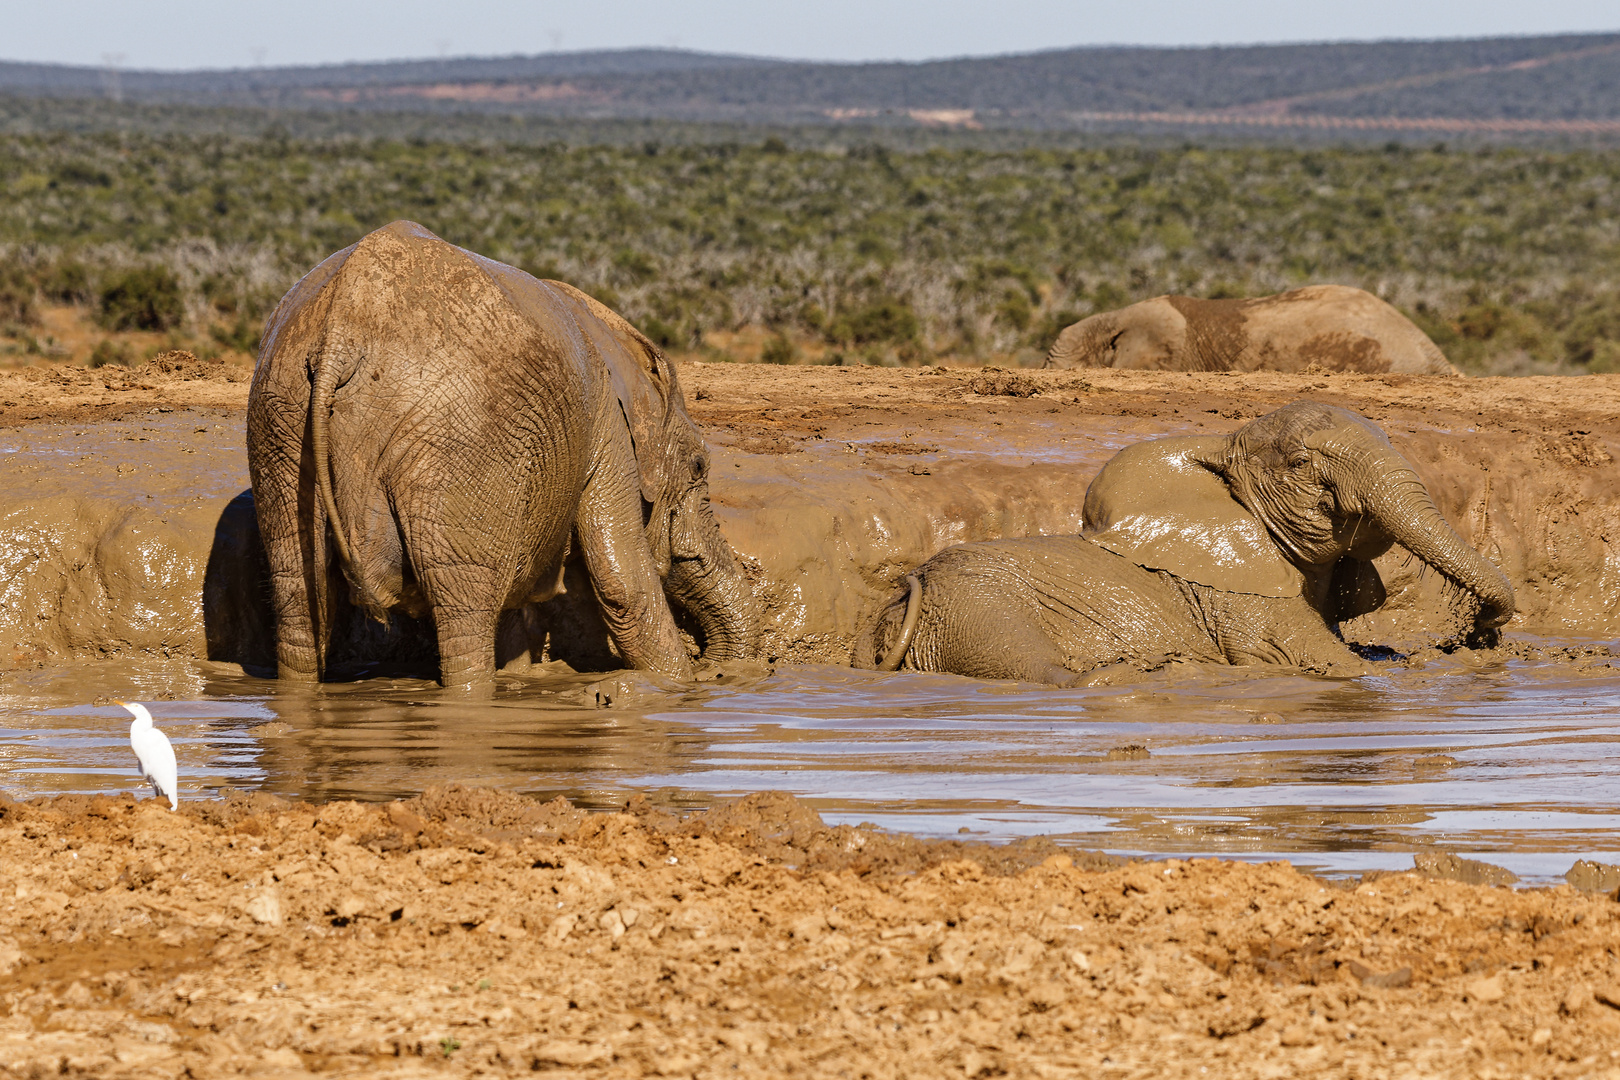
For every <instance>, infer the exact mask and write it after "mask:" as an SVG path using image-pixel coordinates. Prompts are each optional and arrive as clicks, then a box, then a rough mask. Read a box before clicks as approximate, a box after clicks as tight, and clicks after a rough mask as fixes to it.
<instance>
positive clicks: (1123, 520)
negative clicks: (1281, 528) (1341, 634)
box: [1084, 437, 1305, 596]
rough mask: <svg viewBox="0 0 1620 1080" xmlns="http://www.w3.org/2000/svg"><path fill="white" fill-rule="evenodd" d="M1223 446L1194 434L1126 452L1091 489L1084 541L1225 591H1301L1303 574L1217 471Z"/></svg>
mask: <svg viewBox="0 0 1620 1080" xmlns="http://www.w3.org/2000/svg"><path fill="white" fill-rule="evenodd" d="M1226 445H1227V441H1226V439H1224V438H1220V437H1189V438H1171V439H1154V440H1152V441H1150V442H1144V443H1137V444H1136V445H1134V446H1128V447H1126V448H1125V449H1124V450H1121V451H1120V452H1119V453H1118V454H1115V455H1114V457H1113V458H1112V459H1110V460H1109V462H1108V464H1106V465H1104V466H1103V469H1102V472H1100V473H1098V474H1097V478H1096V479H1095V480H1093V481H1092V482H1091V486H1090V487H1089V488H1087V489H1086V506H1085V525H1084V529H1085V536H1086V538H1087V539H1089V540H1091V541H1092V542H1094V543H1096V544H1098V545H1099V546H1101V547H1104V548H1107V549H1108V550H1109V551H1112V552H1114V553H1115V554H1116V555H1122V556H1124V557H1125V558H1127V559H1129V560H1131V561H1132V562H1134V563H1136V564H1137V565H1138V566H1142V567H1145V568H1146V569H1149V570H1168V571H1169V572H1170V573H1172V574H1175V575H1176V576H1177V577H1180V578H1184V579H1186V580H1187V581H1193V582H1197V583H1198V584H1200V585H1207V586H1209V587H1210V588H1213V589H1219V590H1221V591H1222V592H1234V593H1252V594H1255V595H1257V596H1299V595H1301V594H1302V593H1303V592H1304V588H1305V578H1304V575H1303V574H1301V573H1300V572H1299V570H1298V569H1296V568H1295V567H1294V565H1293V564H1292V563H1290V562H1289V561H1288V560H1287V559H1285V558H1283V556H1282V554H1281V552H1279V551H1278V549H1277V545H1276V543H1275V542H1274V541H1273V540H1272V539H1271V536H1270V534H1269V533H1267V532H1266V527H1265V526H1264V525H1262V524H1261V523H1260V520H1259V519H1258V518H1256V517H1255V516H1254V515H1253V514H1251V513H1249V511H1248V510H1246V509H1244V508H1243V505H1242V504H1241V503H1239V502H1238V501H1237V500H1236V499H1234V498H1233V497H1232V493H1231V491H1230V490H1229V489H1228V488H1227V485H1226V481H1225V480H1224V479H1222V478H1221V476H1220V475H1219V474H1218V473H1217V472H1215V471H1214V464H1215V463H1216V462H1218V461H1219V460H1220V459H1221V456H1222V455H1223V454H1224V451H1225V449H1226Z"/></svg>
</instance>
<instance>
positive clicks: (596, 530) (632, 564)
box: [575, 432, 692, 679]
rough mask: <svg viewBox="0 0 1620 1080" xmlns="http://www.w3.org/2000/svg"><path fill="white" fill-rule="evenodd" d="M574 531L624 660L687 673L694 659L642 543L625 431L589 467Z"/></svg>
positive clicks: (638, 497) (681, 675) (644, 538)
mask: <svg viewBox="0 0 1620 1080" xmlns="http://www.w3.org/2000/svg"><path fill="white" fill-rule="evenodd" d="M575 531H576V533H577V535H578V536H579V544H580V548H581V550H582V553H583V555H584V556H585V567H586V569H587V570H588V571H590V576H591V587H592V589H593V590H594V591H595V593H596V599H597V601H598V603H599V604H600V605H601V608H602V618H603V621H604V622H606V623H607V628H608V634H609V635H610V636H611V637H612V638H613V643H614V644H615V645H616V646H617V647H618V650H619V655H620V656H621V657H623V658H624V662H625V663H626V664H627V665H629V666H630V667H633V668H639V669H642V670H647V671H657V672H662V673H663V674H665V675H673V676H675V677H676V678H682V679H686V678H691V677H692V661H691V658H690V657H688V656H687V654H686V645H685V643H684V642H682V641H681V635H680V632H679V631H678V630H677V629H676V628H675V617H674V616H673V615H672V614H671V613H670V610H669V601H668V600H666V599H665V598H664V583H663V580H662V579H661V578H660V577H659V574H658V568H657V567H656V566H654V565H653V560H652V552H651V551H650V550H649V549H648V546H647V534H646V532H645V529H644V527H643V524H642V510H641V486H640V479H639V478H638V476H637V474H636V471H635V459H634V458H633V457H632V455H631V452H630V439H629V434H628V433H627V432H625V433H622V434H621V437H620V438H618V439H615V440H614V441H613V442H612V443H611V444H610V445H609V446H608V448H607V452H606V453H604V454H603V455H602V456H601V458H600V459H599V460H598V461H597V463H596V467H595V468H594V469H593V470H592V471H591V478H590V480H589V481H587V483H586V485H585V490H584V492H583V494H582V495H581V496H580V503H579V516H578V517H577V518H576V525H575Z"/></svg>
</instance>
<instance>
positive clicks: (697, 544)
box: [247, 221, 759, 686]
mask: <svg viewBox="0 0 1620 1080" xmlns="http://www.w3.org/2000/svg"><path fill="white" fill-rule="evenodd" d="M247 450H248V467H249V473H250V476H251V479H252V484H253V495H254V500H255V503H256V505H257V509H258V520H259V527H260V531H261V533H262V536H263V540H264V546H265V551H266V555H267V556H268V561H269V567H270V582H271V587H270V591H271V602H272V606H273V609H274V613H275V623H276V668H277V672H278V674H279V676H280V677H282V678H288V679H300V680H318V679H321V678H324V677H326V667H327V662H328V656H329V650H330V648H331V644H332V642H331V638H332V633H333V629H332V628H333V626H334V618H333V612H334V604H335V602H336V601H335V598H334V596H333V595H332V593H333V588H334V586H337V585H340V584H341V582H340V581H339V580H338V578H337V577H336V575H335V574H334V567H335V569H336V570H337V571H340V572H341V575H342V578H343V579H345V580H346V581H347V585H348V594H349V599H350V601H351V602H352V603H353V604H354V605H355V606H356V607H358V608H359V609H361V610H363V611H365V612H366V613H367V614H369V615H371V616H373V617H375V618H378V619H384V618H386V616H387V614H388V613H389V612H399V613H401V614H404V615H407V616H410V617H413V618H423V617H428V616H431V619H432V624H433V630H434V633H435V635H436V637H437V642H438V650H439V677H440V681H441V683H443V684H444V685H445V686H476V685H480V684H482V685H485V686H487V685H489V684H490V683H491V682H492V680H493V678H494V672H495V670H496V665H495V660H496V651H495V647H496V638H497V632H498V630H502V628H501V626H500V625H499V624H500V623H501V622H502V619H501V616H502V613H503V612H504V611H510V610H514V609H518V608H521V607H522V606H524V605H527V604H529V603H531V602H538V601H543V600H546V599H548V598H551V597H554V596H556V595H557V594H558V593H559V592H561V591H563V590H564V585H563V580H562V578H563V570H564V566H565V563H566V562H567V561H568V556H569V554H570V551H571V549H573V548H574V547H575V545H577V548H578V550H579V552H580V554H581V555H582V556H583V561H584V564H585V566H586V569H587V570H588V572H589V580H590V584H591V589H592V591H594V593H595V597H596V600H597V601H598V603H599V605H600V608H601V612H602V616H603V619H604V621H605V623H606V626H607V630H608V634H609V636H610V637H611V639H612V642H613V644H614V646H615V647H616V649H617V651H618V653H619V655H620V657H621V658H622V660H623V661H624V663H625V664H626V666H629V667H635V668H642V669H647V670H651V671H656V672H660V673H663V674H666V675H670V676H674V677H688V676H690V675H691V674H692V673H693V670H694V669H693V663H692V657H691V655H690V654H689V652H688V649H687V646H686V643H685V641H684V639H683V638H682V636H681V632H680V630H679V628H678V627H677V624H676V621H675V616H674V614H673V612H672V610H671V607H670V602H671V601H673V602H674V603H675V604H676V605H678V606H679V607H680V608H682V609H683V610H684V611H685V613H686V614H687V616H689V619H690V621H691V622H692V623H694V624H695V629H694V635H693V636H694V637H695V638H696V639H698V640H700V641H701V644H702V647H703V649H704V650H705V651H704V656H705V657H706V658H707V659H710V660H715V661H720V660H726V659H735V658H740V657H743V656H747V655H749V654H750V653H751V652H752V651H753V649H754V648H755V643H756V642H757V639H758V634H759V611H758V605H757V601H756V600H755V598H754V595H753V591H752V589H751V587H750V585H749V582H748V580H747V577H746V575H745V574H744V572H743V569H742V566H741V564H740V563H739V562H738V560H737V559H736V557H735V556H734V554H733V552H732V550H731V548H730V547H729V546H728V545H727V543H726V541H725V538H724V537H723V536H722V535H721V532H720V528H719V525H718V523H717V522H716V520H715V517H714V513H713V511H712V509H711V507H710V505H709V487H708V473H709V453H708V449H707V447H706V445H705V443H704V441H703V437H702V435H701V434H700V433H699V431H698V429H697V426H696V425H695V424H694V423H693V422H692V420H691V418H690V416H688V414H687V412H686V405H685V401H684V399H683V397H682V394H681V388H680V383H679V381H678V379H677V377H676V373H675V368H674V366H673V365H672V364H671V363H670V361H669V359H668V358H667V357H666V356H665V355H664V354H663V353H662V352H660V351H659V349H658V348H657V347H656V346H655V345H654V344H653V343H652V342H651V341H649V340H648V339H647V338H646V337H644V336H643V335H642V334H640V333H639V332H638V331H637V330H636V329H635V328H634V327H632V326H631V325H630V324H629V323H628V322H626V321H625V320H624V319H623V318H621V317H620V316H619V315H617V314H615V313H614V312H613V311H611V310H609V309H608V308H607V307H605V306H603V305H602V304H600V303H598V302H597V301H595V300H593V299H592V298H590V297H589V296H586V295H585V294H584V293H582V292H580V291H578V290H577V289H574V288H572V287H571V286H569V285H566V284H564V283H562V282H557V281H540V280H537V279H535V278H533V277H530V276H529V275H528V274H525V273H523V272H522V271H520V270H516V269H514V268H512V267H510V266H505V265H503V264H501V263H498V262H495V261H493V260H490V259H486V258H484V257H482V256H480V255H476V254H474V253H472V252H469V251H465V250H463V249H461V248H458V247H454V246H452V245H451V244H449V243H446V242H445V241H443V240H441V239H439V237H437V236H435V235H434V234H433V233H431V232H429V231H428V230H427V229H425V228H423V227H422V226H420V225H417V224H415V223H413V222H409V221H395V222H393V223H391V224H389V225H386V226H384V227H383V228H381V229H378V230H376V231H375V232H372V233H370V234H369V235H367V236H365V237H364V238H362V239H361V240H360V241H359V242H357V243H355V244H353V245H351V246H350V247H347V248H344V249H343V250H342V251H339V252H337V253H336V254H334V255H332V256H330V257H328V258H327V259H326V260H325V261H324V262H322V263H321V264H320V265H319V266H317V267H315V269H314V270H312V271H310V272H309V274H307V275H306V276H305V277H304V278H303V279H302V280H301V281H299V282H298V283H297V284H296V285H294V286H293V288H292V289H291V290H290V291H289V292H288V293H287V295H286V296H285V297H284V298H283V299H282V300H281V302H280V304H279V305H278V306H277V308H276V309H275V311H274V313H273V314H272V315H271V317H270V319H269V321H268V323H267V325H266V329H265V334H264V338H263V344H262V346H261V349H260V354H259V360H258V363H257V365H256V367H255V369H254V373H253V382H252V386H251V389H250V391H249V398H248V419H247ZM511 621H512V620H510V619H508V620H507V622H508V623H510V622H511ZM518 622H519V623H521V620H518Z"/></svg>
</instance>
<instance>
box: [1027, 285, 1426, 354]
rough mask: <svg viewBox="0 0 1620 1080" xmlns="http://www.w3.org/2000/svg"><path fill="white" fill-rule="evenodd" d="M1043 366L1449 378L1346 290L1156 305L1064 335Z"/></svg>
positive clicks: (1404, 329)
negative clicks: (1333, 373)
mask: <svg viewBox="0 0 1620 1080" xmlns="http://www.w3.org/2000/svg"><path fill="white" fill-rule="evenodd" d="M1046 366H1047V367H1049V368H1076V367H1112V368H1134V369H1139V370H1150V371H1292V372H1299V371H1305V370H1307V369H1309V370H1313V371H1355V372H1366V373H1380V372H1392V373H1395V374H1401V375H1456V374H1457V369H1456V368H1454V367H1452V366H1451V364H1450V363H1449V362H1447V360H1446V357H1445V354H1444V353H1442V352H1441V351H1440V347H1439V346H1438V345H1436V344H1435V343H1434V342H1433V341H1430V340H1429V336H1428V335H1427V334H1425V333H1424V332H1423V331H1422V330H1419V329H1418V328H1417V327H1416V326H1414V325H1413V324H1412V321H1411V320H1410V319H1408V318H1407V317H1406V316H1404V315H1402V314H1401V313H1400V312H1398V311H1396V310H1395V309H1394V308H1392V307H1390V306H1389V305H1388V304H1386V303H1384V301H1382V300H1380V299H1378V297H1376V296H1374V295H1372V294H1371V293H1369V292H1364V291H1363V290H1361V289H1352V288H1349V287H1347V286H1344V285H1311V286H1307V287H1306V288H1303V289H1292V290H1290V291H1288V292H1284V293H1277V294H1276V295H1274V296H1261V297H1256V298H1253V299H1249V300H1199V299H1195V298H1193V297H1190V296H1158V297H1154V298H1153V299H1152V300H1143V301H1142V302H1141V303H1139V304H1132V305H1130V306H1129V307H1124V308H1120V309H1119V310H1118V311H1106V312H1103V313H1101V314H1098V315H1093V316H1091V317H1090V318H1087V319H1082V320H1080V321H1079V322H1077V323H1075V324H1074V325H1072V326H1070V327H1068V328H1066V329H1065V330H1064V331H1063V332H1062V333H1061V334H1059V335H1058V338H1057V341H1056V342H1054V343H1053V345H1052V349H1051V351H1050V352H1049V353H1048V354H1047V357H1046Z"/></svg>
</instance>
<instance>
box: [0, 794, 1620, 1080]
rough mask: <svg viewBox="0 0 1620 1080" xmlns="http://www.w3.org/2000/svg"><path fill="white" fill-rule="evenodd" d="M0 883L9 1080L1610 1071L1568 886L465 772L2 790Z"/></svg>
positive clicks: (1, 1013)
mask: <svg viewBox="0 0 1620 1080" xmlns="http://www.w3.org/2000/svg"><path fill="white" fill-rule="evenodd" d="M0 866H3V867H4V871H3V874H4V880H3V882H0V904H3V906H0V1073H3V1074H4V1075H8V1076H19V1077H21V1076H27V1077H34V1076H44V1075H53V1076H57V1075H60V1076H96V1077H105V1078H111V1077H149V1076H150V1077H172V1076H176V1075H191V1076H226V1075H235V1074H237V1073H239V1072H241V1073H246V1074H248V1075H253V1076H293V1075H302V1074H304V1073H305V1072H307V1071H313V1072H320V1073H322V1074H326V1075H355V1076H359V1075H367V1076H372V1075H413V1076H414V1075H429V1074H432V1075H441V1074H448V1075H473V1074H477V1075H491V1074H493V1075H507V1074H518V1073H528V1072H530V1071H532V1070H539V1071H543V1072H548V1073H552V1074H557V1075H575V1076H604V1077H615V1076H625V1077H633V1076H643V1075H655V1076H739V1075H741V1076H791V1075H800V1076H837V1075H849V1076H871V1077H891V1076H892V1077H899V1076H967V1077H977V1076H1001V1075H1007V1076H1016V1077H1026V1076H1029V1077H1034V1076H1144V1077H1145V1076H1166V1075H1169V1076H1195V1077H1222V1076H1231V1077H1253V1076H1300V1075H1312V1076H1353V1077H1377V1076H1401V1075H1421V1076H1433V1077H1446V1076H1468V1077H1476V1076H1506V1075H1512V1076H1553V1075H1560V1076H1615V1075H1620V1050H1617V1049H1616V1047H1620V960H1617V959H1616V955H1617V954H1620V904H1617V903H1616V901H1615V900H1614V899H1613V898H1612V897H1611V896H1609V895H1605V894H1600V893H1581V892H1578V891H1576V890H1575V889H1572V888H1570V887H1569V886H1560V887H1558V888H1555V889H1551V890H1537V891H1525V892H1513V891H1510V890H1506V889H1501V888H1491V887H1488V886H1484V885H1468V884H1460V883H1458V882H1456V881H1450V880H1437V879H1433V878H1428V877H1423V876H1419V875H1417V874H1399V875H1390V876H1383V877H1379V878H1376V879H1374V880H1371V881H1367V882H1365V883H1363V884H1361V885H1360V886H1359V887H1354V888H1345V887H1339V886H1335V885H1332V884H1330V883H1325V882H1322V881H1320V880H1317V879H1315V878H1311V877H1309V876H1306V875H1303V874H1300V873H1298V872H1296V871H1294V870H1293V869H1292V868H1290V867H1288V866H1286V865H1282V864H1267V865H1261V866H1251V865H1245V864H1239V863H1222V862H1216V861H1213V860H1209V861H1206V860H1194V861H1192V862H1177V861H1171V862H1165V863H1131V864H1120V863H1118V862H1117V861H1116V860H1110V859H1106V858H1102V857H1092V856H1086V855H1084V854H1078V855H1069V854H1056V853H1055V852H1054V851H1053V849H1051V848H1050V847H1046V846H1042V845H1041V844H1039V843H1035V844H1025V845H1015V846H1013V847H1011V848H1001V849H987V848H975V847H969V846H964V845H957V844H949V843H942V844H921V843H918V842H917V841H914V840H908V839H905V838H896V837H889V836H885V835H883V834H881V833H875V832H872V831H870V830H867V829H863V828H859V827H851V826H840V827H838V828H827V827H826V826H824V825H822V823H821V822H820V820H819V819H818V818H817V817H816V816H815V815H814V814H813V813H811V812H810V811H808V810H807V809H806V808H804V807H803V806H802V805H800V804H797V803H795V802H794V801H793V800H791V799H789V798H787V797H785V796H779V795H765V796H753V797H750V798H749V799H747V800H743V801H742V802H741V803H736V804H730V805H728V806H724V807H719V808H716V809H715V810H713V811H711V812H709V813H708V814H706V815H704V816H701V817H698V818H692V819H686V820H681V819H678V818H675V817H671V816H669V815H665V814H662V813H659V812H657V811H653V810H650V809H648V808H647V807H646V806H645V805H644V804H632V805H631V806H630V807H628V808H627V811H626V812H623V813H618V814H596V815H584V814H582V813H580V812H578V811H576V810H573V809H572V808H570V807H568V806H567V805H566V804H565V803H563V802H561V800H558V801H556V802H552V803H550V804H546V805H541V804H539V803H536V802H533V801H529V800H524V799H521V798H518V797H516V796H510V795H504V794H499V793H494V792H488V791H470V790H463V789H448V790H436V791H430V792H428V793H427V794H425V795H424V796H422V797H421V798H419V799H415V800H412V801H410V802H406V803H394V804H388V805H383V806H375V805H373V806H365V805H359V804H354V803H330V804H327V805H325V806H322V807H319V808H316V807H310V806H306V805H292V804H287V803H281V802H278V801H276V800H274V799H271V798H270V797H268V796H262V795H261V796H253V797H239V798H234V799H230V800H227V801H226V802H225V803H223V804H221V803H213V804H187V805H186V806H184V807H183V808H182V812H181V813H178V814H171V813H170V812H169V811H167V810H166V809H164V808H162V807H160V806H159V805H158V804H156V803H154V802H150V801H144V802H141V803H138V804H137V803H135V802H134V801H133V800H131V799H129V798H113V799H108V798H99V797H98V798H84V797H62V798H58V799H54V800H36V801H35V802H33V803H31V804H27V805H23V804H17V803H4V802H0ZM1440 869H1441V870H1442V871H1445V872H1450V873H1454V874H1455V873H1456V872H1457V871H1458V868H1457V867H1455V866H1453V867H1449V868H1448V867H1446V866H1444V865H1441V866H1440ZM1461 869H1462V870H1463V871H1464V872H1466V871H1467V870H1468V869H1469V868H1467V867H1463V868H1461ZM1476 869H1477V868H1476ZM1617 873H1620V872H1617ZM1589 878H1590V880H1589V881H1588V883H1589V884H1602V882H1599V881H1598V880H1597V876H1596V875H1589ZM1607 884H1608V887H1610V888H1611V889H1612V887H1613V884H1614V883H1613V882H1608V883H1607Z"/></svg>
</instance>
